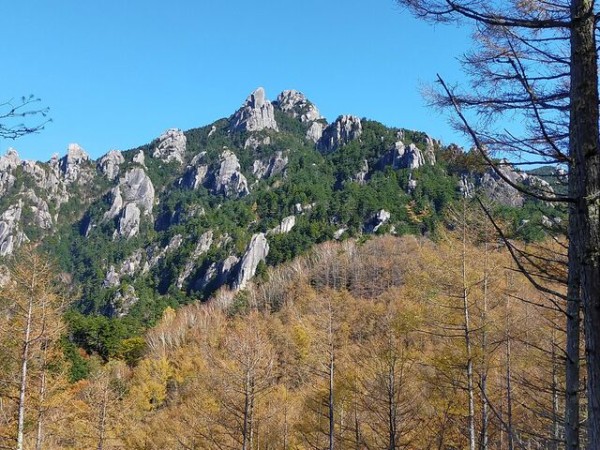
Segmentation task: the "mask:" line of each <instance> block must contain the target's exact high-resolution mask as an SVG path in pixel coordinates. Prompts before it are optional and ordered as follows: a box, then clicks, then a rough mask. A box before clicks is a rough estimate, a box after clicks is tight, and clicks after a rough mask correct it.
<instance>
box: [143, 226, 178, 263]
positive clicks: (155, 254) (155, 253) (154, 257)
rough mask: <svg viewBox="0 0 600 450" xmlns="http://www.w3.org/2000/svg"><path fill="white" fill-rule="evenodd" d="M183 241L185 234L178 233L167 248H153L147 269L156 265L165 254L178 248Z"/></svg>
mask: <svg viewBox="0 0 600 450" xmlns="http://www.w3.org/2000/svg"><path fill="white" fill-rule="evenodd" d="M182 242H183V236H182V235H181V234H176V235H175V236H173V237H172V238H171V240H170V241H169V243H168V244H167V246H166V247H165V248H163V249H161V250H160V251H159V250H158V248H157V247H155V248H153V249H151V251H150V252H149V255H148V267H147V268H146V271H147V270H149V269H152V268H154V267H156V266H157V265H158V263H159V262H160V261H161V260H162V259H163V258H164V257H165V256H167V255H168V254H169V253H172V252H174V251H175V250H177V249H178V248H179V247H180V246H181V243H182Z"/></svg>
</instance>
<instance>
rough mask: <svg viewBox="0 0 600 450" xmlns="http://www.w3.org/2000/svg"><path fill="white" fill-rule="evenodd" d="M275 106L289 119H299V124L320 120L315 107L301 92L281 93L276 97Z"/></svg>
mask: <svg viewBox="0 0 600 450" xmlns="http://www.w3.org/2000/svg"><path fill="white" fill-rule="evenodd" d="M275 105H276V106H277V107H278V108H279V109H280V110H281V111H283V112H284V113H286V114H287V115H289V116H290V117H293V118H295V119H300V121H301V122H313V121H315V120H319V119H320V118H321V114H320V113H319V110H318V109H317V107H316V106H315V105H314V104H312V103H311V102H310V101H309V100H308V99H307V98H306V96H305V95H304V94H303V93H302V92H298V91H295V90H288V91H283V92H282V93H281V94H279V96H278V97H277V100H276V102H275Z"/></svg>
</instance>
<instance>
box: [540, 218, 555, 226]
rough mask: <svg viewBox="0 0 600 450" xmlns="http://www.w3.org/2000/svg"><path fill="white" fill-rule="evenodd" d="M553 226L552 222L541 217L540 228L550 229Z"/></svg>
mask: <svg viewBox="0 0 600 450" xmlns="http://www.w3.org/2000/svg"><path fill="white" fill-rule="evenodd" d="M554 225H555V223H554V221H552V220H550V219H549V218H548V217H547V216H542V226H544V227H546V228H552V227H553V226H554Z"/></svg>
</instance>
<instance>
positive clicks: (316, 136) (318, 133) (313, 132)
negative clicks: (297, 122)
mask: <svg viewBox="0 0 600 450" xmlns="http://www.w3.org/2000/svg"><path fill="white" fill-rule="evenodd" d="M323 130H325V125H324V124H323V123H321V122H313V123H312V124H311V125H310V127H309V128H308V130H307V131H306V139H308V140H309V141H312V142H314V143H315V144H316V143H317V142H319V140H320V139H321V137H322V136H323Z"/></svg>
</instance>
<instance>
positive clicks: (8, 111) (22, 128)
mask: <svg viewBox="0 0 600 450" xmlns="http://www.w3.org/2000/svg"><path fill="white" fill-rule="evenodd" d="M39 102H40V99H39V98H36V97H35V96H33V95H30V96H28V97H21V98H19V99H10V100H7V101H5V102H3V103H0V139H17V138H20V137H21V136H25V135H26V134H31V133H37V132H39V131H41V130H43V129H44V126H45V125H46V124H47V123H48V122H49V121H50V119H48V118H47V116H48V111H49V109H48V108H47V107H38V104H39ZM35 116H37V117H41V118H42V119H41V120H39V121H37V122H36V123H35V124H34V125H27V124H25V122H23V121H24V120H26V119H28V118H30V117H35Z"/></svg>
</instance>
